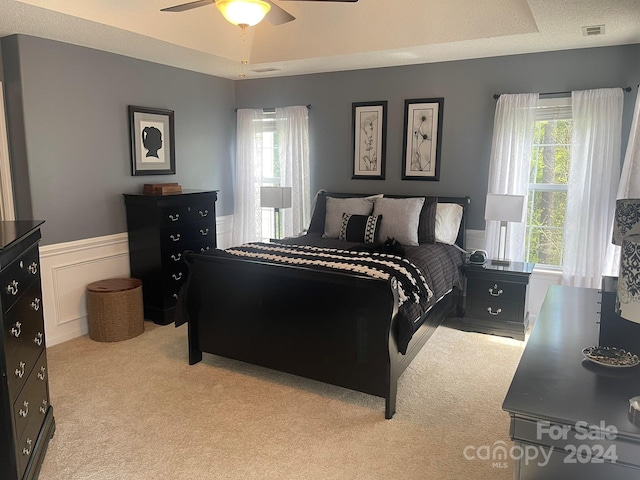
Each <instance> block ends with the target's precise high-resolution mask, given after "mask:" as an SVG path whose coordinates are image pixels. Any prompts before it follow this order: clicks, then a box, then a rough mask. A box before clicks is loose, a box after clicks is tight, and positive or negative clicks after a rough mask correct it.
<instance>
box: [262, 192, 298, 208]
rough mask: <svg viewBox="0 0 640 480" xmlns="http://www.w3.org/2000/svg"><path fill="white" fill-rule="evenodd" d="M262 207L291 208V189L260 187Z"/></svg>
mask: <svg viewBox="0 0 640 480" xmlns="http://www.w3.org/2000/svg"><path fill="white" fill-rule="evenodd" d="M260 206H261V207H266V208H291V187H260Z"/></svg>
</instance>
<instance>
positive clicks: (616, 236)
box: [611, 198, 640, 245]
mask: <svg viewBox="0 0 640 480" xmlns="http://www.w3.org/2000/svg"><path fill="white" fill-rule="evenodd" d="M638 234H640V198H623V199H620V200H616V214H615V221H614V223H613V239H612V240H611V242H612V243H614V244H616V245H622V239H623V238H624V237H625V236H626V235H638Z"/></svg>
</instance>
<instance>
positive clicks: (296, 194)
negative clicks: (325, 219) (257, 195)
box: [276, 106, 311, 236]
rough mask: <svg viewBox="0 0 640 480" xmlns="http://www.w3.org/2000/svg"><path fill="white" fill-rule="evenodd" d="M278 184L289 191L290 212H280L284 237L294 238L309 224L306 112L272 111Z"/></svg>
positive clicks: (293, 109) (301, 109) (298, 108)
mask: <svg viewBox="0 0 640 480" xmlns="http://www.w3.org/2000/svg"><path fill="white" fill-rule="evenodd" d="M276 132H277V134H278V155H279V160H280V182H281V186H283V187H291V208H286V209H284V210H283V212H284V215H283V220H284V222H283V224H284V225H283V226H284V235H285V236H291V235H298V234H300V233H301V232H302V231H303V230H304V229H306V228H307V227H308V226H309V222H310V221H311V214H310V211H311V206H310V198H311V192H310V190H311V187H310V181H309V109H308V108H307V107H306V106H294V107H284V108H276Z"/></svg>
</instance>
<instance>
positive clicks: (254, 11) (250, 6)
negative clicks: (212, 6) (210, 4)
mask: <svg viewBox="0 0 640 480" xmlns="http://www.w3.org/2000/svg"><path fill="white" fill-rule="evenodd" d="M216 7H218V10H220V12H222V15H223V16H224V18H226V19H227V21H229V22H230V23H232V24H234V25H238V26H241V25H246V26H249V27H252V26H253V25H256V24H258V23H260V22H261V21H262V19H263V18H264V17H265V15H266V14H267V13H269V10H270V9H271V5H269V4H268V3H267V2H264V1H263V0H216Z"/></svg>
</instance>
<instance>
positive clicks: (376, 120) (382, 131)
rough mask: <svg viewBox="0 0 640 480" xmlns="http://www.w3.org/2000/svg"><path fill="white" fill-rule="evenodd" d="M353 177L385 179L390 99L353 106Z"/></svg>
mask: <svg viewBox="0 0 640 480" xmlns="http://www.w3.org/2000/svg"><path fill="white" fill-rule="evenodd" d="M352 130H353V175H352V177H351V178H352V179H368V180H384V176H385V162H386V156H387V102H386V101H377V102H356V103H353V105H352Z"/></svg>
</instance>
